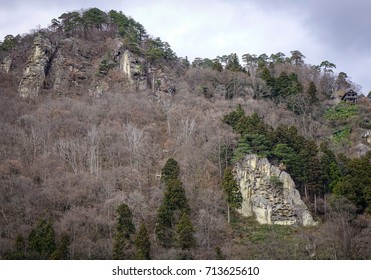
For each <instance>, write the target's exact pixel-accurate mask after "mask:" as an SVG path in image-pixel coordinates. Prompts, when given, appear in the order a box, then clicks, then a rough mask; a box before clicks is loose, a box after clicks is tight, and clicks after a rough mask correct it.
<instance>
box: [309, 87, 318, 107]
mask: <svg viewBox="0 0 371 280" xmlns="http://www.w3.org/2000/svg"><path fill="white" fill-rule="evenodd" d="M307 93H308V95H309V96H310V99H311V102H312V103H315V102H317V101H318V98H317V87H316V84H315V83H314V82H310V83H309V86H308V90H307Z"/></svg>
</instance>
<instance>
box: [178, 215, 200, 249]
mask: <svg viewBox="0 0 371 280" xmlns="http://www.w3.org/2000/svg"><path fill="white" fill-rule="evenodd" d="M194 232H195V230H194V228H193V225H192V223H191V220H190V219H189V216H188V214H187V213H183V215H182V217H181V218H180V220H179V222H178V223H177V224H176V226H175V237H174V239H175V243H176V246H177V247H178V248H181V249H182V250H186V249H190V248H193V247H195V246H196V239H195V238H194Z"/></svg>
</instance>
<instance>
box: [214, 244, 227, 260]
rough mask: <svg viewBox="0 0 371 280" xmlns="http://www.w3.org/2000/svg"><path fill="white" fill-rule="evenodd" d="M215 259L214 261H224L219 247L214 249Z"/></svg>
mask: <svg viewBox="0 0 371 280" xmlns="http://www.w3.org/2000/svg"><path fill="white" fill-rule="evenodd" d="M215 259H216V260H225V259H226V258H225V256H224V254H223V251H222V249H220V247H219V246H218V247H216V248H215Z"/></svg>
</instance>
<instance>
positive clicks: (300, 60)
mask: <svg viewBox="0 0 371 280" xmlns="http://www.w3.org/2000/svg"><path fill="white" fill-rule="evenodd" d="M290 53H291V57H290V62H291V63H292V64H294V65H297V66H302V65H303V64H304V58H305V56H304V55H303V54H302V53H301V52H300V51H298V50H294V51H291V52H290Z"/></svg>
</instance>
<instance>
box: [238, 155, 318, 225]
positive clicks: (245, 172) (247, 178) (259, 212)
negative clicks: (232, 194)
mask: <svg viewBox="0 0 371 280" xmlns="http://www.w3.org/2000/svg"><path fill="white" fill-rule="evenodd" d="M234 174H235V178H236V180H237V182H238V184H239V186H240V190H241V193H242V196H243V202H242V208H241V209H240V212H241V214H242V215H244V216H254V217H256V220H257V221H258V222H259V223H261V224H281V225H294V224H299V225H304V226H310V225H314V224H315V222H314V221H313V218H312V215H311V213H310V211H309V210H308V207H307V206H306V205H305V204H304V202H303V201H302V200H301V198H300V194H299V191H298V190H297V189H295V183H294V181H293V180H292V178H291V177H290V175H289V174H288V173H286V172H283V171H281V170H279V168H278V167H276V166H273V165H271V164H270V163H269V161H268V160H267V159H266V158H258V157H257V156H256V155H247V156H246V157H245V158H244V159H243V160H241V161H240V162H238V163H237V164H236V166H235V168H234Z"/></svg>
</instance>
